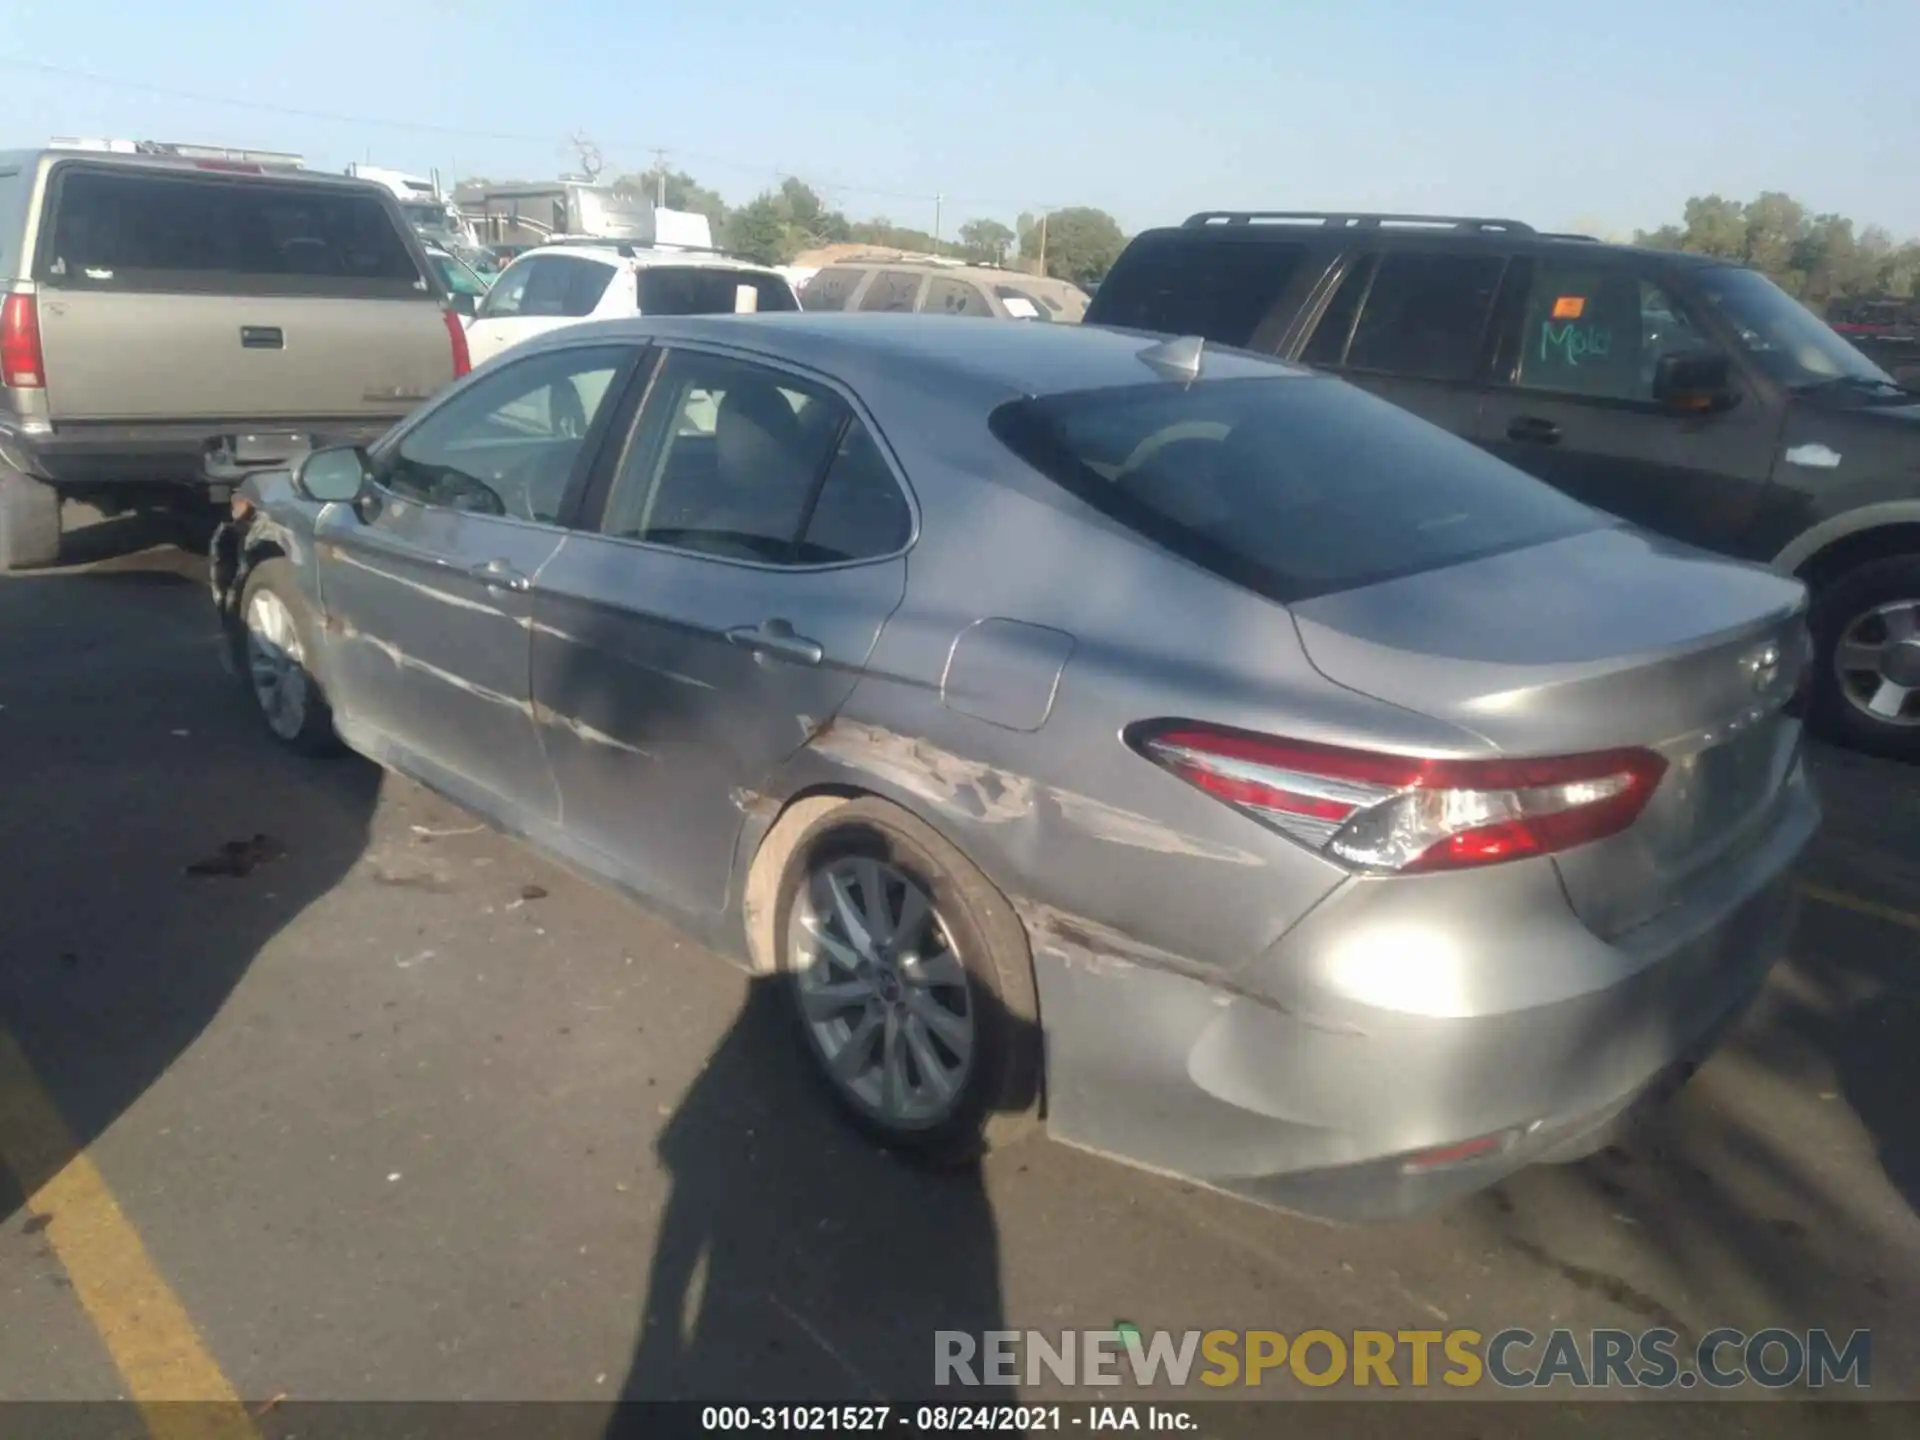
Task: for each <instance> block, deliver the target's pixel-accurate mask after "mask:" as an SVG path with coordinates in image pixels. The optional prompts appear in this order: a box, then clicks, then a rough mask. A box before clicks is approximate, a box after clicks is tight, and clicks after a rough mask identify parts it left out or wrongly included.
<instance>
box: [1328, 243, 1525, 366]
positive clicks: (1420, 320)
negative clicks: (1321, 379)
mask: <svg viewBox="0 0 1920 1440" xmlns="http://www.w3.org/2000/svg"><path fill="white" fill-rule="evenodd" d="M1506 263H1507V262H1506V259H1505V257H1504V256H1500V255H1458V254H1444V253H1439V254H1436V253H1423V252H1421V251H1417V250H1405V251H1396V252H1393V253H1391V254H1387V255H1384V256H1382V257H1381V259H1380V264H1379V269H1378V270H1377V271H1376V272H1375V274H1374V277H1373V285H1372V288H1371V289H1369V290H1368V292H1367V299H1366V305H1365V307H1364V308H1363V309H1362V310H1361V312H1360V318H1359V321H1358V323H1356V324H1355V326H1354V329H1353V339H1352V341H1351V342H1350V343H1349V344H1348V346H1347V358H1346V363H1347V365H1348V366H1349V367H1350V368H1352V369H1355V370H1378V371H1382V372H1384V373H1386V374H1389V375H1407V376H1411V377H1414V378H1417V379H1425V380H1470V379H1472V378H1473V375H1474V372H1475V371H1476V370H1477V369H1478V368H1479V359H1480V343H1481V340H1482V338H1483V337H1484V335H1485V334H1486V328H1487V317H1488V316H1489V315H1491V314H1492V313H1493V297H1494V293H1495V292H1496V291H1497V290H1498V289H1499V288H1500V276H1501V273H1502V271H1504V270H1505V269H1506Z"/></svg>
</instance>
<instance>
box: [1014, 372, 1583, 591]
mask: <svg viewBox="0 0 1920 1440" xmlns="http://www.w3.org/2000/svg"><path fill="white" fill-rule="evenodd" d="M990 423H991V425H992V428H993V431H994V433H995V434H996V435H997V436H999V438H1000V439H1001V440H1002V442H1004V443H1005V444H1006V445H1007V446H1008V447H1009V448H1011V449H1012V450H1013V451H1014V452H1015V453H1016V454H1018V455H1020V456H1021V458H1023V459H1025V460H1026V461H1027V462H1028V463H1029V464H1031V465H1033V466H1034V467H1035V468H1036V469H1038V470H1039V471H1040V472H1041V473H1042V474H1044V475H1046V476H1047V477H1048V478H1049V479H1051V480H1053V481H1054V482H1055V483H1057V484H1059V485H1060V486H1062V487H1063V488H1065V489H1067V490H1069V491H1071V492H1073V493H1074V494H1076V495H1078V496H1079V497H1080V498H1081V499H1083V500H1085V501H1087V502H1088V503H1089V504H1091V505H1093V506H1094V507H1095V508H1096V509H1099V510H1101V511H1103V512H1104V513H1105V514H1107V515H1109V516H1111V517H1112V518H1113V519H1115V520H1117V521H1119V522H1120V523H1122V524H1124V525H1126V526H1128V527H1129V528H1131V529H1133V530H1135V531H1137V532H1138V533H1140V534H1142V535H1145V536H1146V537H1147V538H1148V539H1151V540H1154V541H1156V542H1157V543H1159V544H1162V545H1165V546H1166V547H1167V548H1168V549H1170V550H1173V551H1175V552H1176V553H1178V554H1182V555H1185V556H1186V557H1187V558H1188V559H1190V560H1192V561H1194V562H1195V563H1196V564H1199V565H1203V566H1205V567H1206V568H1208V569H1210V570H1212V571H1213V572H1214V573H1215V574H1217V575H1220V576H1222V577H1224V578H1226V579H1228V580H1231V581H1233V582H1235V583H1236V584H1240V585H1245V586H1246V587H1248V588H1249V589H1252V590H1255V591H1258V592H1259V593H1261V594H1263V595H1266V596H1268V597H1269V598H1271V599H1274V600H1279V601H1281V602H1283V603H1287V602H1292V601H1297V600H1305V599H1309V598H1311V597H1313V596H1315V595H1325V594H1331V593H1333V592H1335V591H1339V590H1351V589H1357V588H1359V587H1360V586H1363V585H1371V584H1375V583H1377V582H1380V581H1383V580H1389V579H1394V578H1396V577H1398V576H1402V575H1411V574H1416V573H1418V572H1420V571H1423V570H1436V569H1440V568H1441V567H1443V566H1447V565H1456V564H1460V563H1461V562H1463V561H1467V560H1472V559H1476V558H1478V557H1480V556H1483V555H1491V554H1496V553H1498V552H1500V551H1505V550H1517V549H1520V548H1521V547H1523V546H1527V545H1536V544H1542V543H1544V542H1546V541H1548V540H1556V539H1560V538H1562V537H1564V536H1567V535H1575V534H1580V533H1582V532H1585V531H1588V530H1594V529H1599V528H1602V527H1603V526H1606V525H1608V524H1610V523H1612V522H1611V521H1609V520H1607V519H1606V518H1605V517H1604V516H1601V515H1600V514H1599V513H1598V512H1597V511H1594V510H1590V509H1588V508H1587V507H1586V506H1585V505H1581V504H1579V503H1578V502H1576V501H1574V500H1570V499H1568V498H1567V497H1566V496H1564V495H1562V494H1560V493H1559V492H1558V491H1556V490H1553V489H1551V488H1549V487H1548V486H1546V485H1543V484H1541V483H1540V482H1539V481H1537V480H1534V479H1532V478H1531V477H1529V476H1527V475H1524V474H1522V473H1521V472H1520V471H1518V470H1516V469H1514V468H1513V467H1511V466H1509V465H1507V464H1505V463H1504V462H1502V461H1499V460H1496V459H1494V458H1493V457H1492V456H1491V455H1489V454H1487V453H1486V452H1485V451H1484V450H1481V449H1479V448H1478V447H1476V446H1474V445H1471V444H1468V443H1467V442H1466V441H1464V440H1459V439H1456V438H1455V437H1454V436H1452V435H1449V434H1447V433H1446V432H1444V431H1442V430H1440V429H1438V428H1436V427H1434V426H1432V425H1429V424H1428V423H1427V422H1426V421H1424V420H1419V419H1416V418H1415V417H1414V416H1412V415H1411V414H1409V413H1408V412H1407V411H1405V410H1401V409H1398V408H1396V407H1395V406H1392V405H1390V404H1388V403H1387V402H1386V401H1384V400H1379V399H1376V398H1374V397H1373V396H1371V395H1368V394H1366V393H1365V392H1364V391H1361V390H1358V389H1355V388H1354V387H1352V386H1349V385H1347V384H1345V383H1343V382H1341V381H1338V380H1332V379H1326V378H1321V377H1317V376H1314V377H1309V376H1286V377H1275V378H1273V379H1245V380H1242V379H1233V380H1216V381H1209V382H1204V383H1201V384H1197V385H1187V386H1179V385H1170V384H1152V385H1139V386H1127V387H1123V388H1119V389H1110V390H1093V391H1082V392H1078V393H1075V394H1069V395H1056V396H1049V397H1044V398H1041V399H1037V400H1020V401H1014V402H1012V403H1010V404H1008V405H1005V406H1002V407H1001V408H1000V409H999V410H997V411H995V412H994V415H993V418H992V420H991V422H990Z"/></svg>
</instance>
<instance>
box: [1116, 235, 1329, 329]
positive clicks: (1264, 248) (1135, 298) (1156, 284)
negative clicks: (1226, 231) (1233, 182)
mask: <svg viewBox="0 0 1920 1440" xmlns="http://www.w3.org/2000/svg"><path fill="white" fill-rule="evenodd" d="M1306 256H1307V247H1306V246H1305V245H1300V244H1283V243H1279V242H1276V241H1273V240H1270V239H1264V238H1259V237H1256V238H1254V239H1251V240H1243V239H1238V238H1233V239H1223V238H1220V237H1217V236H1214V235H1206V236H1199V235H1195V234H1192V233H1191V232H1184V231H1177V230H1176V231H1168V232H1165V233H1163V234H1158V235H1154V234H1147V235H1142V236H1141V237H1140V238H1139V239H1137V240H1135V241H1134V242H1133V243H1132V244H1131V245H1129V246H1128V247H1127V248H1126V250H1125V251H1123V252H1122V253H1121V256H1120V258H1119V260H1117V261H1116V262H1115V263H1114V267H1113V269H1112V271H1111V272H1110V273H1109V274H1108V275H1107V278H1106V279H1104V280H1102V281H1101V282H1100V289H1099V292H1098V293H1097V294H1096V295H1095V296H1094V297H1093V305H1092V307H1091V308H1090V309H1089V310H1088V311H1087V323H1088V324H1089V325H1119V326H1123V327H1125V328H1127V329H1130V330H1158V331H1161V332H1163V333H1165V334H1168V335H1198V336H1200V337H1201V338H1202V339H1205V340H1211V341H1213V342H1214V343H1215V344H1218V345H1240V346H1244V345H1245V344H1246V343H1247V342H1248V341H1250V340H1251V339H1253V332H1254V331H1255V330H1257V329H1259V328H1260V322H1261V321H1262V320H1264V319H1266V318H1267V312H1268V311H1269V310H1271V309H1273V306H1274V302H1275V301H1276V300H1278V299H1279V298H1280V292H1281V291H1282V290H1283V289H1285V288H1286V285H1287V282H1288V281H1290V280H1292V279H1293V277H1294V275H1295V273H1296V272H1297V271H1298V270H1299V269H1300V264H1301V262H1302V261H1303V260H1305V259H1306Z"/></svg>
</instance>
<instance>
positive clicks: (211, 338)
mask: <svg viewBox="0 0 1920 1440" xmlns="http://www.w3.org/2000/svg"><path fill="white" fill-rule="evenodd" d="M468 363H469V361H468V354H467V346H466V333H465V331H464V329H463V328H462V325H461V321H460V317H459V316H458V315H457V314H455V313H454V311H453V309H452V308H451V307H450V305H449V302H448V296H447V293H446V289H445V285H444V282H443V281H442V279H441V277H440V275H439V272H438V271H437V269H436V268H435V267H434V266H433V265H432V263H431V262H430V261H429V260H428V259H427V256H426V254H425V252H424V251H423V250H422V248H421V245H420V242H419V240H418V239H417V237H415V235H414V234H413V231H412V229H411V227H409V226H408V225H407V223H406V222H405V220H404V219H403V218H402V216H401V214H400V211H399V207H398V205H397V203H396V202H395V201H394V199H393V197H392V196H391V195H390V194H389V193H388V192H387V191H385V190H384V189H382V188H381V187H380V186H378V185H375V184H373V183H371V182H369V181H361V180H353V179H348V178H346V177H343V176H335V175H326V174H321V173H317V172H314V171H309V170H306V169H304V168H302V167H301V165H300V162H299V159H298V157H296V156H287V155H274V154H265V153H261V152H251V151H233V150H225V149H221V148H218V147H202V146H187V145H166V144H157V143H151V142H144V141H142V142H129V141H55V142H54V143H53V144H51V145H49V146H47V147H45V148H42V149H38V150H28V151H14V152H0V570H17V569H24V568H28V567H32V566H37V565H45V564H49V563H51V562H53V561H54V560H56V559H57V558H58V554H59V545H60V513H61V510H60V504H61V501H62V500H63V499H74V500H82V501H86V502H88V503H90V504H93V505H96V506H98V507H99V508H101V509H102V510H104V511H106V512H107V513H118V512H123V511H128V510H141V509H154V508H176V507H180V506H182V505H187V506H194V505H197V504H199V503H203V502H207V501H212V502H216V503H217V502H220V501H222V500H224V499H225V498H226V497H227V495H228V494H229V493H230V492H231V490H232V488H233V487H234V486H236V485H238V484H239V483H240V482H241V481H243V480H244V479H245V478H246V477H247V476H248V475H249V474H250V473H253V472H254V471H256V470H258V469H262V468H266V467H269V466H274V465H284V464H286V463H287V462H288V461H289V460H290V459H292V458H295V457H297V456H298V455H300V454H301V453H303V452H304V451H306V450H307V449H310V448H315V447H318V446H321V445H327V444H337V443H364V442H368V441H371V440H373V439H374V438H376V437H378V436H379V435H380V434H382V433H383V432H385V431H386V430H387V429H388V428H390V427H391V426H392V425H393V424H394V422H395V421H397V420H399V419H400V418H401V417H403V416H404V415H406V414H407V413H408V412H409V411H410V410H412V409H413V408H414V407H415V406H416V405H418V404H419V403H420V402H422V401H423V400H425V399H427V398H428V397H429V396H430V395H432V394H433V393H435V392H436V391H437V390H439V389H440V388H441V387H442V386H443V385H445V384H447V383H448V382H449V381H451V380H452V379H454V378H455V377H456V376H458V375H461V374H463V373H465V371H466V369H467V368H468Z"/></svg>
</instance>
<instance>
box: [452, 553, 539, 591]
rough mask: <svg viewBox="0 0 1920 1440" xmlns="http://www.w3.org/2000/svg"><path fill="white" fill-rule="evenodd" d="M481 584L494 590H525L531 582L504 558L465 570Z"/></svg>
mask: <svg viewBox="0 0 1920 1440" xmlns="http://www.w3.org/2000/svg"><path fill="white" fill-rule="evenodd" d="M467 574H469V575H471V576H472V577H473V578H474V579H476V580H478V581H479V582H480V583H481V584H483V585H487V586H491V587H492V588H493V589H495V590H516V591H518V590H525V589H526V588H527V587H528V585H530V584H531V583H532V582H531V581H529V580H528V579H527V577H526V576H524V575H522V574H521V573H520V572H519V571H518V570H516V569H514V568H513V567H512V566H511V565H509V564H508V563H507V562H506V561H504V560H489V561H487V563H486V564H484V565H475V566H474V567H473V568H472V569H470V570H469V571H467Z"/></svg>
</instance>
